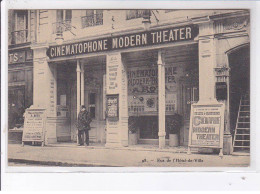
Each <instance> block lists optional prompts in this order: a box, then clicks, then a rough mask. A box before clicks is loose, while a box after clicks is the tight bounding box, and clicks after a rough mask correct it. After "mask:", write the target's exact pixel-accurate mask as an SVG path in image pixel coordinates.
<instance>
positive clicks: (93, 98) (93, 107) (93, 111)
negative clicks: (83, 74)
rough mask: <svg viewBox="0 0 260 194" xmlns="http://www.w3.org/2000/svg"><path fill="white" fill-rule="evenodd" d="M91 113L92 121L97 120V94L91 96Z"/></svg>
mask: <svg viewBox="0 0 260 194" xmlns="http://www.w3.org/2000/svg"><path fill="white" fill-rule="evenodd" d="M89 112H90V117H91V118H92V119H95V118H96V94H95V93H90V94H89Z"/></svg>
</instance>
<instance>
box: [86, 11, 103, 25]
mask: <svg viewBox="0 0 260 194" xmlns="http://www.w3.org/2000/svg"><path fill="white" fill-rule="evenodd" d="M81 23H82V28H86V27H89V26H98V25H103V10H92V9H91V10H90V9H89V10H86V16H83V17H81Z"/></svg>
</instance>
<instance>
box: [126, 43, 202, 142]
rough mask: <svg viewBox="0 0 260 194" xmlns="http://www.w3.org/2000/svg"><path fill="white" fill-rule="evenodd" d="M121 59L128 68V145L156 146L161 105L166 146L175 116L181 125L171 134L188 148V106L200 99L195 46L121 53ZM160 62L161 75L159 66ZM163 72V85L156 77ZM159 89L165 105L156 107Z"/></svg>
mask: <svg viewBox="0 0 260 194" xmlns="http://www.w3.org/2000/svg"><path fill="white" fill-rule="evenodd" d="M158 52H161V56H162V58H161V59H158ZM122 58H123V60H124V63H125V64H126V67H127V68H126V69H127V83H128V116H129V119H128V128H129V145H131V144H155V145H158V144H159V136H158V133H159V132H160V126H159V119H160V117H159V113H160V110H159V106H162V107H164V110H163V111H164V112H165V132H166V145H168V144H169V134H170V133H172V131H173V130H171V123H172V122H174V121H172V119H174V118H176V117H174V116H175V115H178V117H177V119H178V120H180V122H181V126H180V127H179V129H177V130H175V131H174V132H175V133H176V135H177V137H178V140H177V141H178V145H181V146H187V145H188V138H189V135H188V134H189V123H190V122H189V120H190V108H191V104H192V103H194V102H197V101H198V99H199V75H198V44H197V43H190V44H187V45H180V46H175V47H166V48H163V49H161V50H160V51H159V50H157V49H155V50H144V51H138V52H129V53H123V54H122ZM160 60H162V64H163V68H164V72H161V71H160V68H159V67H158V61H160ZM159 63H160V62H159ZM162 73H163V74H164V75H165V76H164V77H165V78H164V82H165V84H164V85H162V84H161V83H162V82H160V78H159V76H161V75H162ZM160 87H161V88H162V87H164V90H165V100H164V103H165V104H164V105H162V104H161V105H160V104H159V95H160V92H161V88H160Z"/></svg>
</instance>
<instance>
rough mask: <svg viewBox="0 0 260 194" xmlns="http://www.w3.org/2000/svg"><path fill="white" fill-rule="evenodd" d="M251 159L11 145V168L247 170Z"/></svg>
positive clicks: (145, 149)
mask: <svg viewBox="0 0 260 194" xmlns="http://www.w3.org/2000/svg"><path fill="white" fill-rule="evenodd" d="M249 159H250V156H245V155H236V156H232V155H224V156H223V157H219V156H218V155H212V154H198V153H195V152H194V153H192V154H191V155H187V148H186V147H178V148H170V147H167V148H165V149H158V148H157V146H154V145H137V146H131V147H122V148H121V147H120V148H107V147H105V146H104V145H101V144H98V145H91V146H88V147H85V146H76V145H75V144H73V143H59V144H52V145H48V146H45V147H40V146H30V145H25V146H24V147H22V146H21V145H19V144H9V145H8V160H9V165H10V166H14V165H15V166H16V165H17V166H19V164H20V163H21V164H22V163H23V164H24V163H25V164H30V165H31V166H33V165H43V166H45V165H48V166H67V167H68V166H114V167H115V166H118V167H119V166H121V167H138V166H150V167H157V166H158V167H188V166H190V167H205V166H207V167H222V166H227V167H246V166H248V165H249V161H250V160H249Z"/></svg>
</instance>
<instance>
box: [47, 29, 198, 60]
mask: <svg viewBox="0 0 260 194" xmlns="http://www.w3.org/2000/svg"><path fill="white" fill-rule="evenodd" d="M197 34H198V28H197V26H195V25H188V26H182V27H174V28H167V29H163V30H153V31H149V32H141V33H135V34H128V35H123V36H115V37H107V38H102V39H97V40H89V41H84V42H78V43H72V44H65V45H59V46H51V47H50V48H49V49H48V51H47V55H48V56H49V58H50V59H52V58H57V57H63V56H71V55H80V54H88V53H95V52H102V51H111V50H117V49H126V48H134V47H141V46H151V45H158V44H165V43H173V42H180V41H186V40H193V39H194V38H195V37H196V36H197Z"/></svg>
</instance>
